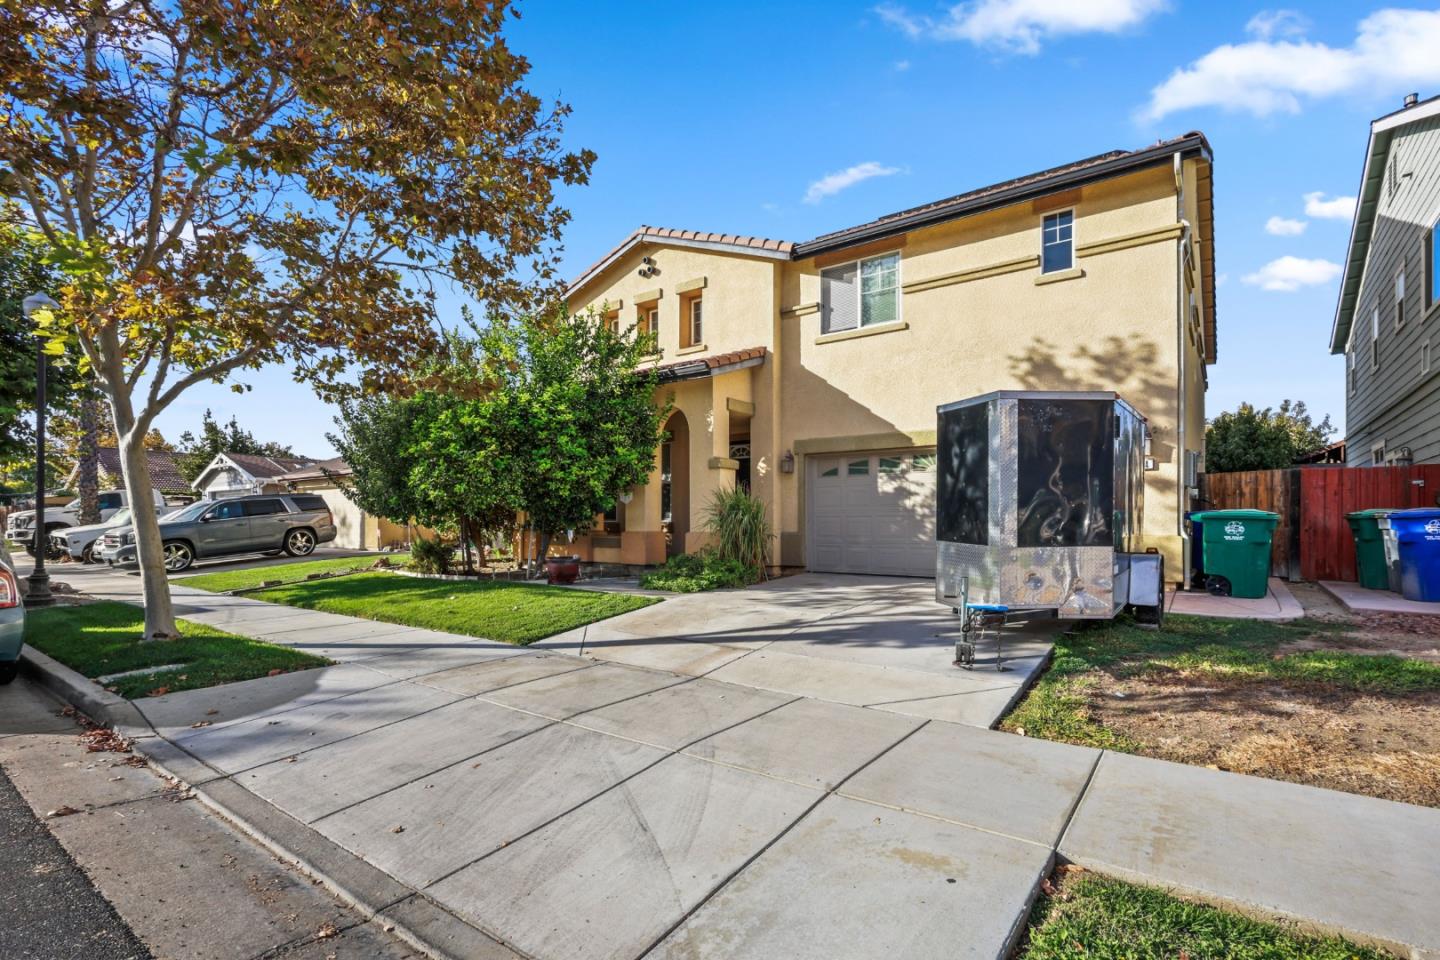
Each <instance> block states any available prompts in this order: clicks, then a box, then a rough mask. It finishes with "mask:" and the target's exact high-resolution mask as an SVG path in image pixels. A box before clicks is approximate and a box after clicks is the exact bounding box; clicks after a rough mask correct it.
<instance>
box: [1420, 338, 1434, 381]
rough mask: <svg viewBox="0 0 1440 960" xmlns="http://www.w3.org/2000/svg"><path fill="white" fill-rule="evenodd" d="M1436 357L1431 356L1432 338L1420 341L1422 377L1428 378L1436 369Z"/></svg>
mask: <svg viewBox="0 0 1440 960" xmlns="http://www.w3.org/2000/svg"><path fill="white" fill-rule="evenodd" d="M1434 366H1435V362H1434V357H1433V356H1432V354H1431V348H1430V338H1429V337H1426V338H1425V339H1424V340H1421V341H1420V375H1421V376H1422V377H1424V376H1428V375H1429V374H1430V371H1431V370H1432V369H1433V368H1434Z"/></svg>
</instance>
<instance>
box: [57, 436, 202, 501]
mask: <svg viewBox="0 0 1440 960" xmlns="http://www.w3.org/2000/svg"><path fill="white" fill-rule="evenodd" d="M97 454H98V456H97V458H96V460H97V467H98V472H99V476H100V489H101V490H120V489H123V488H124V486H125V474H124V472H123V471H122V470H121V468H120V451H119V450H117V449H116V448H114V447H100V448H99V449H98V450H97ZM145 459H146V460H148V461H149V463H150V484H151V485H152V486H153V487H154V488H155V489H156V490H159V491H160V494H161V496H163V497H165V498H166V499H167V500H190V499H193V498H194V493H193V492H192V491H191V489H190V484H188V483H186V482H185V478H184V477H183V476H181V475H180V467H179V466H178V465H177V464H176V463H175V454H174V453H172V452H171V451H169V450H146V451H145ZM79 475H80V468H79V467H76V468H75V469H73V470H71V471H70V475H69V476H68V477H66V478H65V486H66V487H69V488H70V489H72V490H73V489H74V488H75V484H76V482H77V480H78V479H79Z"/></svg>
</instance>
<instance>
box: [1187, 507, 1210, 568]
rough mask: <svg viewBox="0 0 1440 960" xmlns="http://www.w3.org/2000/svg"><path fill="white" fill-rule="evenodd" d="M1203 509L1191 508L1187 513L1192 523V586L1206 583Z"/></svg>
mask: <svg viewBox="0 0 1440 960" xmlns="http://www.w3.org/2000/svg"><path fill="white" fill-rule="evenodd" d="M1202 513H1204V511H1203V510H1191V511H1190V512H1189V513H1187V514H1185V520H1186V521H1187V522H1188V523H1189V524H1190V586H1192V587H1203V586H1204V585H1205V521H1204V520H1201V519H1200V514H1202Z"/></svg>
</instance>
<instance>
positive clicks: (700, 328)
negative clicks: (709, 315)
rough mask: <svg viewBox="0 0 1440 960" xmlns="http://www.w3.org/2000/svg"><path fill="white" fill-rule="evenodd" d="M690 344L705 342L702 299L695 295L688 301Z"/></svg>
mask: <svg viewBox="0 0 1440 960" xmlns="http://www.w3.org/2000/svg"><path fill="white" fill-rule="evenodd" d="M689 319H690V345H691V346H692V347H694V346H699V345H700V344H702V343H704V342H705V324H704V309H703V301H702V300H701V299H700V298H699V297H696V298H694V299H693V300H691V301H690V318H689Z"/></svg>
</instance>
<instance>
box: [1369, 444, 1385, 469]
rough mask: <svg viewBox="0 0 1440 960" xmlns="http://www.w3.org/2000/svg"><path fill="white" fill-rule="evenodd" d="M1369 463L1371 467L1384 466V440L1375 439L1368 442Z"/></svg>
mask: <svg viewBox="0 0 1440 960" xmlns="http://www.w3.org/2000/svg"><path fill="white" fill-rule="evenodd" d="M1370 465H1371V466H1372V467H1383V466H1385V441H1384V440H1376V441H1375V442H1374V443H1372V444H1370Z"/></svg>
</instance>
